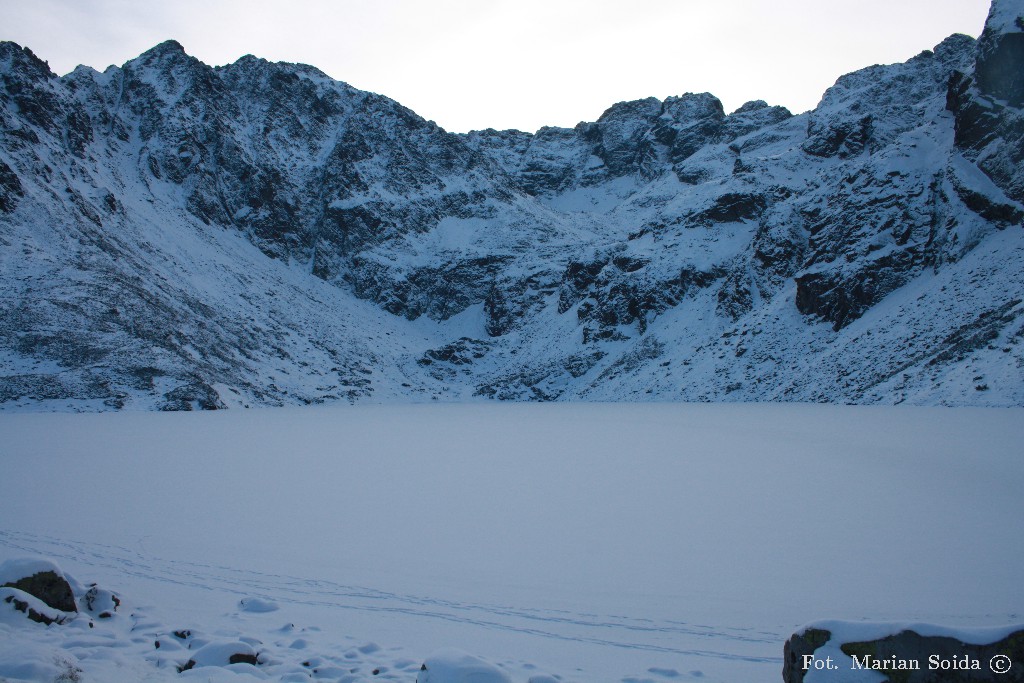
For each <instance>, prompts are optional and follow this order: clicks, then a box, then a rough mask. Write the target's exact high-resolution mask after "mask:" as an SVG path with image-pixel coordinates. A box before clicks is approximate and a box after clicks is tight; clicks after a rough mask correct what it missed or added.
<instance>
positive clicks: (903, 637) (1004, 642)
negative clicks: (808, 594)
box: [782, 621, 1024, 683]
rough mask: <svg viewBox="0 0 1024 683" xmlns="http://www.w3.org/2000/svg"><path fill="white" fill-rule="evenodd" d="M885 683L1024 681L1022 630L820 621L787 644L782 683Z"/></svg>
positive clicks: (1017, 628)
mask: <svg viewBox="0 0 1024 683" xmlns="http://www.w3.org/2000/svg"><path fill="white" fill-rule="evenodd" d="M879 673H881V674H882V675H883V676H885V677H886V680H891V681H897V680H898V681H900V682H901V683H925V682H926V681H968V680H969V681H992V682H993V683H995V682H996V681H999V682H1000V683H1020V682H1021V681H1024V624H1017V625H1013V626H1004V627H997V628H980V629H978V628H975V629H955V628H948V627H943V626H935V625H932V624H900V623H895V624H893V623H870V622H868V623H864V622H843V621H822V622H817V623H814V624H810V625H808V626H805V627H804V628H802V629H800V630H799V631H797V632H796V633H795V634H793V636H791V637H790V639H789V640H788V641H786V646H785V650H784V662H783V669H782V678H783V680H784V681H785V682H786V683H804V681H807V683H815V682H816V681H830V682H831V683H853V682H855V681H877V680H878V674H879Z"/></svg>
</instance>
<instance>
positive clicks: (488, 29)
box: [0, 0, 989, 132]
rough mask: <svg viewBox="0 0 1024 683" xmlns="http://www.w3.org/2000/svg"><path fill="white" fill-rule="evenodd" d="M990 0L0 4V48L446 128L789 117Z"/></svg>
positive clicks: (61, 0) (53, 0)
mask: <svg viewBox="0 0 1024 683" xmlns="http://www.w3.org/2000/svg"><path fill="white" fill-rule="evenodd" d="M988 6H989V0H631V1H629V2H626V1H612V0H515V1H513V0H431V1H430V2H427V1H426V0H420V1H417V0H376V1H373V0H292V1H291V2H281V1H278V0H163V1H162V2H142V1H139V0H0V17H2V18H3V20H2V25H0V39H2V40H13V41H14V42H16V43H19V44H21V45H24V46H27V47H29V48H31V49H32V51H33V52H35V53H36V54H37V55H38V56H39V57H40V58H42V59H44V60H46V61H48V62H49V64H50V68H51V69H52V70H53V71H55V72H56V73H58V74H64V73H67V72H68V71H71V70H72V69H74V67H75V66H76V65H78V64H87V65H89V66H92V67H94V68H96V69H98V70H100V71H102V70H103V69H104V68H106V67H107V66H108V65H110V64H116V65H121V64H123V63H124V62H126V61H127V60H129V59H132V58H133V57H136V56H138V55H139V54H140V53H142V52H144V51H145V50H147V49H149V48H150V47H152V46H153V45H155V44H157V43H159V42H161V41H163V40H166V39H169V38H173V39H175V40H177V41H178V42H180V43H181V44H182V45H183V46H184V47H185V51H186V52H188V53H189V54H191V55H193V56H195V57H197V58H199V59H200V60H202V61H203V62H206V63H207V64H210V65H220V64H227V63H231V62H234V61H235V60H236V59H238V58H239V57H241V56H242V55H244V54H247V53H249V54H254V55H256V56H258V57H263V58H265V59H269V60H272V61H287V62H303V63H306V64H312V65H313V66H316V67H317V68H319V69H321V70H322V71H324V72H326V73H327V74H328V75H330V76H331V77H333V78H336V79H339V80H342V81H346V82H347V83H349V84H351V85H353V86H354V87H356V88H360V89H362V90H370V91H373V92H377V93H380V94H382V95H386V96H388V97H391V98H393V99H395V100H398V101H399V102H401V103H402V104H404V105H405V106H407V107H409V108H410V109H413V110H414V111H416V113H418V114H420V115H421V116H423V117H425V118H427V119H432V120H434V121H436V122H437V123H438V124H439V125H441V126H442V127H444V128H446V129H447V130H450V131H454V132H466V131H468V130H471V129H476V128H499V129H500V128H518V129H520V130H526V131H535V130H536V129H537V128H539V127H541V126H544V125H554V126H573V125H575V124H576V123H577V122H579V121H594V120H596V119H597V117H598V116H600V115H601V112H603V111H604V110H605V109H607V108H608V107H609V106H610V105H612V104H614V103H616V102H620V101H623V100H633V99H640V98H643V97H649V96H652V95H653V96H654V97H657V98H658V99H664V98H665V97H667V96H669V95H681V94H683V93H686V92H705V91H706V92H710V93H713V94H714V95H716V96H718V98H719V99H721V100H722V103H723V104H724V105H725V109H726V111H732V110H734V109H736V108H737V107H739V106H740V105H741V104H743V103H744V102H746V101H748V100H756V99H763V100H767V101H768V102H769V103H770V104H781V105H784V106H786V107H789V108H790V109H791V110H792V111H793V112H794V113H799V112H802V111H805V110H807V109H811V108H813V107H814V106H815V104H816V103H817V102H818V100H819V99H820V97H821V94H822V92H823V91H824V90H825V88H827V87H829V86H830V85H832V84H833V83H834V82H835V80H836V79H837V78H838V77H839V76H841V75H843V74H845V73H848V72H850V71H853V70H855V69H859V68H862V67H865V66H869V65H871V64H887V63H892V62H902V61H905V60H907V59H909V58H910V57H913V56H914V55H916V54H917V53H919V52H920V51H921V50H925V49H931V48H932V47H933V46H934V45H936V44H937V43H938V42H940V41H941V40H942V39H943V38H945V37H946V36H948V35H950V34H952V33H966V34H968V35H971V36H975V37H977V36H978V34H979V33H980V32H981V29H982V27H983V26H984V23H985V17H986V15H987V13H988Z"/></svg>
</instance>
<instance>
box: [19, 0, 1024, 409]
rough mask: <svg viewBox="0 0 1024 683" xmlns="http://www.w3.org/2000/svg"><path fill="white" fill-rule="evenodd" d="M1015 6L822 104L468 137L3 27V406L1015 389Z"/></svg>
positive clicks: (750, 397)
mask: <svg viewBox="0 0 1024 683" xmlns="http://www.w3.org/2000/svg"><path fill="white" fill-rule="evenodd" d="M1022 67H1024V1H1022V0H995V2H994V3H993V5H992V10H991V12H990V16H989V20H988V23H987V25H986V28H985V31H984V33H983V34H982V36H981V37H980V38H979V39H978V40H977V41H975V40H973V39H971V38H969V37H966V36H962V35H955V36H951V37H950V38H948V39H946V40H945V41H943V42H942V43H941V44H940V45H938V46H936V47H935V48H934V50H933V51H925V52H922V53H921V54H920V55H918V56H917V57H915V58H913V59H911V60H910V61H908V62H906V63H904V64H895V65H889V66H872V67H869V68H866V69H863V70H861V71H858V72H856V73H853V74H849V75H846V76H843V77H842V78H840V79H839V80H838V81H837V82H836V84H835V85H834V86H833V87H832V88H830V89H829V90H828V91H827V92H826V93H825V94H824V96H823V97H822V100H821V102H820V104H819V105H818V107H817V108H816V109H815V110H813V111H810V112H807V113H804V114H800V115H796V116H794V115H792V114H791V113H790V112H788V111H787V110H785V109H784V108H781V107H772V106H769V105H767V104H766V103H765V102H762V101H755V102H750V103H747V104H746V105H744V106H743V107H741V108H739V109H738V110H736V111H735V112H732V113H731V114H728V115H727V114H726V113H725V112H724V110H723V108H722V105H721V102H719V101H718V100H717V99H716V98H715V97H713V96H712V95H709V94H706V93H705V94H686V95H683V96H681V97H670V98H668V99H667V100H665V101H663V102H659V101H658V100H656V99H653V98H651V99H647V100H639V101H636V102H625V103H619V104H616V105H614V106H612V107H611V108H609V109H608V110H607V111H606V112H605V113H604V114H603V115H602V116H601V117H600V118H599V119H598V120H597V121H596V122H593V123H581V124H579V125H578V126H576V127H575V128H573V129H563V128H543V129H541V130H539V131H537V132H536V133H534V134H530V133H523V132H520V131H495V130H486V131H476V132H473V133H470V134H468V135H455V134H450V133H447V132H445V131H444V130H442V129H441V128H439V127H438V126H437V125H436V124H434V123H433V122H428V121H425V120H423V119H422V118H421V117H419V116H417V115H416V114H415V113H414V112H411V111H409V110H408V109H406V108H404V107H402V106H401V105H399V104H398V103H396V102H394V101H392V100H390V99H388V98H386V97H382V96H380V95H376V94H373V93H367V92H362V91H358V90H356V89H354V88H351V87H349V86H348V85H346V84H344V83H340V82H338V81H334V80H332V79H330V78H328V77H327V76H326V75H324V74H323V73H321V72H319V71H318V70H316V69H314V68H312V67H309V66H302V65H294V64H281V63H278V64H273V63H269V62H266V61H264V60H261V59H258V58H255V57H252V56H246V57H243V58H242V59H240V60H238V61H237V62H235V63H234V64H231V65H227V66H223V67H210V66H207V65H205V64H203V63H201V62H199V61H198V60H196V59H194V58H192V57H190V56H189V55H187V54H186V53H185V51H184V49H183V48H182V47H181V46H180V45H179V44H177V43H175V42H173V41H171V42H166V43H162V44H160V45H158V46H156V47H155V48H153V49H152V50H150V51H148V52H146V53H144V54H143V55H141V56H140V57H138V58H136V59H134V60H132V61H130V62H128V63H126V64H125V65H124V66H122V67H120V68H117V67H110V68H108V69H107V70H106V71H104V72H103V73H99V72H97V71H95V70H93V69H90V68H88V67H79V68H78V69H76V70H75V71H74V72H72V73H70V74H68V75H66V76H63V77H57V76H56V75H54V74H53V73H51V72H50V70H49V68H48V67H47V65H46V64H45V63H44V62H43V61H41V60H40V59H39V58H37V57H36V56H35V55H34V54H33V53H32V52H31V51H29V50H28V49H26V48H22V47H19V46H17V45H15V44H13V43H2V44H0V103H2V106H0V125H2V127H3V138H2V142H0V264H2V267H0V279H2V291H3V294H2V296H0V406H2V407H4V408H8V409H10V408H24V407H31V408H40V407H41V408H44V409H68V408H70V409H77V410H96V409H101V410H102V409H116V408H131V409H148V408H163V409H192V408H215V407H224V406H232V405H279V404H293V403H319V402H328V401H334V400H350V401H399V400H429V399H439V400H468V399H471V398H483V397H486V398H494V399H517V400H518V399H527V400H556V399H557V400H687V401H696V400H700V401H705V400H707V401H780V400H781V401H828V402H845V403H889V404H891V403H899V402H904V401H906V402H911V403H918V404H951V405H968V404H971V405H1024V344H1022V339H1024V265H1022V264H1024V232H1022V227H1024V161H1022V156H1024V109H1022V107H1024V80H1022V78H1021V74H1022V73H1024V68H1022Z"/></svg>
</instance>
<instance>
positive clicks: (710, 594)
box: [0, 404, 1024, 683]
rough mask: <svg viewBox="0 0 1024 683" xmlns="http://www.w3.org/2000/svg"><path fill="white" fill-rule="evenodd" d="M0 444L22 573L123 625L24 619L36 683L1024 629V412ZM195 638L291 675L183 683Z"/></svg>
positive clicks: (450, 416) (648, 676) (349, 670)
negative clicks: (860, 632)
mask: <svg viewBox="0 0 1024 683" xmlns="http://www.w3.org/2000/svg"><path fill="white" fill-rule="evenodd" d="M0 435H2V436H0V468H2V469H0V472H2V476H0V562H2V561H4V560H7V559H11V558H21V557H42V558H47V559H50V560H52V561H54V562H56V563H57V564H58V565H59V566H60V567H61V568H62V569H63V570H64V571H65V572H66V573H67V574H68V575H70V576H71V577H72V578H73V579H74V580H77V581H78V582H79V583H81V584H85V585H88V584H90V583H92V582H97V583H98V584H99V585H100V587H102V588H104V589H107V590H111V591H113V592H115V593H116V594H117V595H118V596H120V598H121V600H122V602H123V604H122V606H121V607H120V609H119V610H118V613H117V614H116V615H115V617H114V618H113V619H107V620H103V621H97V622H96V625H95V628H93V629H85V627H84V626H81V625H79V626H75V625H71V626H64V627H61V626H56V625H54V626H50V627H44V626H41V625H37V624H30V625H28V626H26V625H25V624H23V623H21V621H20V620H17V619H14V618H13V617H11V618H9V617H7V616H4V617H2V618H0V636H2V637H0V678H7V679H8V680H10V681H14V680H19V677H20V678H24V677H25V676H28V678H27V679H28V680H34V679H33V678H32V676H36V677H40V676H44V675H49V674H48V672H49V671H50V669H47V667H48V666H49V667H51V668H52V667H53V666H55V665H54V664H53V660H54V659H55V658H56V657H58V656H64V657H67V658H68V659H69V660H70V661H72V662H73V663H75V665H76V666H78V667H79V668H80V669H81V670H82V674H81V677H82V680H83V681H85V682H86V683H88V682H91V681H117V680H124V681H138V680H165V679H166V680H179V679H180V678H182V677H185V678H191V677H195V678H196V679H198V680H204V681H205V680H214V681H220V680H227V681H245V680H255V678H269V679H271V680H308V676H309V675H312V674H311V672H312V671H313V670H314V669H316V670H317V674H316V676H318V677H322V679H323V680H356V679H366V680H376V679H388V680H403V681H410V682H411V681H414V680H415V678H416V675H417V674H419V673H420V666H421V664H422V663H423V662H424V661H425V660H426V659H427V658H428V657H431V656H432V655H433V654H435V653H437V652H439V651H440V652H442V653H444V652H448V651H446V650H444V649H443V648H449V647H455V648H458V649H459V650H462V651H465V652H467V653H470V654H472V655H474V656H477V657H480V658H483V659H484V660H486V661H489V662H492V663H495V664H498V665H500V666H501V667H503V668H504V669H505V670H506V671H507V673H508V675H509V676H510V677H511V679H512V680H513V681H516V682H518V683H525V682H526V681H527V680H528V679H529V678H530V677H532V676H540V675H542V674H547V675H555V676H559V677H561V679H562V680H564V681H566V682H571V681H578V682H580V683H582V682H584V681H588V682H589V681H598V682H599V681H623V680H637V681H639V680H652V681H668V680H691V679H700V680H703V681H736V682H742V681H775V680H778V679H779V677H780V675H781V669H782V646H783V643H784V642H785V640H786V638H787V637H788V636H789V635H790V634H791V633H792V632H793V631H794V630H796V629H797V628H799V627H800V626H801V625H802V624H805V623H807V622H810V621H815V620H818V619H843V620H853V621H857V620H870V621H899V622H930V623H936V624H941V625H945V626H949V627H952V628H977V627H985V626H1000V625H1006V624H1013V623H1019V622H1022V621H1024V592H1022V591H1021V590H1020V586H1021V584H1022V579H1024V546H1022V545H1021V538H1024V495H1022V494H1024V458H1022V457H1021V455H1022V450H1024V449H1022V445H1021V444H1024V410H1020V409H945V408H903V407H898V408H891V407H887V408H877V407H842V406H819V405H680V404H628V405H627V404H547V405H536V404H502V405H496V404H477V405H409V406H356V407H332V408H305V409H269V410H231V411H221V412H216V413H198V414H181V413H176V414H159V413H136V414H130V413H119V414H94V415H69V414H6V415H0ZM182 629H188V630H190V631H191V632H192V633H193V641H194V642H192V643H191V645H192V647H193V650H198V648H199V647H201V646H202V645H203V644H204V643H213V645H214V646H217V643H219V642H220V641H223V640H225V639H227V640H228V641H242V642H244V643H246V644H249V645H251V646H252V647H253V649H254V650H255V651H256V652H259V653H261V655H260V656H261V661H265V662H266V664H265V665H262V666H260V667H258V668H255V669H254V668H253V667H251V666H250V665H248V664H235V665H232V666H230V667H228V668H217V667H213V668H210V667H205V668H197V669H194V670H192V671H188V672H185V673H184V674H180V675H179V674H178V673H177V671H176V669H175V668H174V665H175V664H181V663H184V662H185V661H186V660H188V659H189V658H190V657H191V656H192V655H193V654H194V652H192V651H190V650H188V649H187V648H188V647H189V645H190V643H189V642H188V641H182V640H180V639H176V638H173V636H171V633H172V632H173V631H175V630H182ZM157 640H159V641H161V643H162V644H163V646H162V647H161V648H155V645H154V643H155V642H156V641H157ZM215 649H216V647H214V648H212V649H211V650H209V651H210V652H213V651H214V650H215ZM438 661H440V660H438ZM26 662H28V663H29V664H31V662H36V664H35V665H32V666H30V665H29V664H26ZM307 663H308V664H309V665H308V666H307V665H306V664H307ZM19 666H20V667H21V668H20V669H19ZM33 666H34V667H35V668H33ZM439 666H440V665H439ZM374 669H376V670H377V674H374V673H373V670H374ZM353 670H354V673H353ZM346 676H348V677H349V678H346ZM38 679H39V680H44V679H42V678H38ZM45 680H52V676H51V677H50V678H48V679H45Z"/></svg>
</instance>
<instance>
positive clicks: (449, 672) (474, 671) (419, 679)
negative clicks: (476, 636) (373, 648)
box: [416, 647, 512, 683]
mask: <svg viewBox="0 0 1024 683" xmlns="http://www.w3.org/2000/svg"><path fill="white" fill-rule="evenodd" d="M416 683H512V679H511V678H509V676H508V674H507V673H505V672H504V671H502V670H501V669H499V668H498V667H497V666H495V665H494V664H491V663H490V662H486V661H484V660H482V659H480V658H479V657H475V656H473V655H471V654H469V653H467V652H463V651H462V650H459V649H456V648H453V647H449V648H444V649H441V650H438V651H437V652H435V653H434V654H432V655H430V656H429V657H427V659H426V661H425V662H424V663H423V667H422V668H421V669H420V673H419V675H417V676H416Z"/></svg>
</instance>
